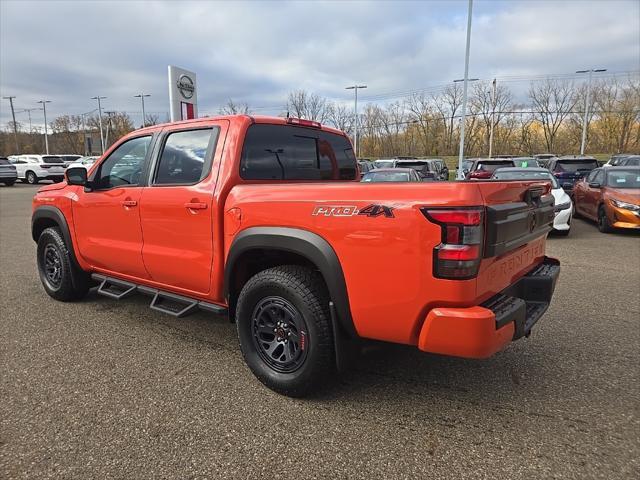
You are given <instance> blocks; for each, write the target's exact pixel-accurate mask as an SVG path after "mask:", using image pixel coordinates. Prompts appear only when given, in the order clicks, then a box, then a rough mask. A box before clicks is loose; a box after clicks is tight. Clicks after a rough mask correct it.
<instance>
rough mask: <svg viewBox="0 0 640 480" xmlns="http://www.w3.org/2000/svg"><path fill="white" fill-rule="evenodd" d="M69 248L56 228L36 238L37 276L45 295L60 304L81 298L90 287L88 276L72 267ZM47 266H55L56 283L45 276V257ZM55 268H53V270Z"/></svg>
mask: <svg viewBox="0 0 640 480" xmlns="http://www.w3.org/2000/svg"><path fill="white" fill-rule="evenodd" d="M69 248H71V247H67V245H66V244H65V242H64V238H63V236H62V233H61V232H60V230H59V229H58V228H55V227H50V228H46V229H45V230H44V231H43V232H42V233H41V234H40V238H38V254H37V255H38V260H37V263H38V274H39V275H40V281H41V282H42V286H43V287H44V290H45V291H46V292H47V294H48V295H49V296H50V297H52V298H55V299H56V300H60V301H62V302H70V301H74V300H80V299H81V298H83V297H84V296H85V295H86V294H87V292H88V291H89V288H90V286H91V279H90V277H89V275H88V274H87V273H86V272H84V271H82V270H80V269H79V268H78V267H76V266H74V264H73V260H72V259H71V254H70V253H69ZM47 255H48V258H49V265H50V264H51V263H52V260H51V259H53V260H54V261H53V263H54V264H55V265H57V269H56V272H57V275H56V276H55V278H56V279H58V278H59V279H58V280H57V281H53V280H52V279H51V276H48V274H47V257H46V256H47ZM55 268H56V267H54V269H55Z"/></svg>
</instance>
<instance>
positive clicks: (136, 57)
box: [0, 0, 640, 124]
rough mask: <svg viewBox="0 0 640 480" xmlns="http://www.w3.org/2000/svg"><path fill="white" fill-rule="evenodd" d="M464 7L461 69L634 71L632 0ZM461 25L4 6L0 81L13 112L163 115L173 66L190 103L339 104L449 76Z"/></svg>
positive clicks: (96, 6) (205, 9) (435, 18)
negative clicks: (142, 97) (194, 78)
mask: <svg viewBox="0 0 640 480" xmlns="http://www.w3.org/2000/svg"><path fill="white" fill-rule="evenodd" d="M475 3H476V5H475V11H474V25H473V37H472V42H473V44H472V52H471V54H472V56H471V73H472V75H473V76H477V77H481V78H490V77H492V76H495V75H499V76H505V75H539V74H546V73H570V72H573V71H574V70H576V69H582V68H588V67H590V66H596V67H600V66H604V67H607V68H609V70H611V71H621V70H639V69H640V46H639V45H640V26H639V22H638V18H639V17H640V7H639V5H640V4H639V3H638V2H637V1H635V0H630V1H622V0H621V1H614V0H611V1H595V0H591V1H578V0H576V1H566V2H560V1H515V0H514V1H510V2H504V1H499V2H491V1H483V2H479V1H476V2H475ZM465 27H466V1H454V2H432V1H429V2H426V1H425V2H418V1H416V2H399V1H398V2H378V1H370V2H364V1H363V2H355V1H354V2H326V3H320V2H192V3H187V2H169V1H167V2H133V1H131V2H119V1H112V2H98V1H91V2H54V1H47V2H44V1H43V2H30V1H22V2H13V1H3V2H0V45H1V47H0V48H1V52H0V53H1V55H0V90H1V92H2V95H3V96H6V95H15V96H16V97H17V99H16V107H17V108H18V109H22V108H32V107H35V106H37V105H36V104H35V102H36V101H37V100H39V99H41V98H47V99H50V100H52V101H53V103H51V104H50V106H49V110H50V111H51V116H52V117H53V116H55V115H58V114H63V113H81V112H87V111H89V110H92V109H93V108H95V105H94V102H93V101H92V100H90V97H92V96H94V95H96V94H100V95H105V96H107V97H108V98H107V100H105V107H106V108H107V109H112V110H125V111H130V112H132V113H134V114H135V113H136V112H137V111H138V107H139V103H138V100H137V99H135V98H133V95H134V94H136V93H138V92H140V91H144V92H145V93H151V94H152V97H151V98H150V99H149V101H148V107H147V109H148V110H149V111H154V112H167V111H168V107H167V103H168V94H167V85H166V83H167V80H166V68H167V65H168V64H175V65H179V66H182V67H184V68H187V69H192V70H194V71H196V72H197V74H198V82H199V101H200V111H201V112H208V113H215V112H217V110H218V108H219V106H220V105H221V104H223V103H224V102H225V101H226V99H228V98H233V99H234V100H236V101H246V102H248V103H249V104H250V105H252V106H254V107H255V106H260V107H270V108H265V109H262V110H260V113H278V112H279V111H281V110H282V107H281V106H282V105H283V103H284V102H285V98H286V94H287V92H288V91H290V90H292V89H296V88H305V89H308V90H311V91H314V92H317V93H320V94H322V95H326V96H328V97H331V98H333V99H338V100H339V99H345V100H346V99H349V98H350V96H349V92H345V90H344V87H345V86H346V85H348V84H350V83H352V82H354V81H358V82H366V83H367V84H368V85H369V89H368V90H367V91H366V93H367V94H368V95H377V94H380V93H386V92H395V91H404V90H410V89H417V88H423V87H426V86H429V85H433V84H440V83H443V82H447V81H450V80H452V79H453V78H458V77H460V76H461V74H462V71H463V59H464V58H463V57H464V41H465V38H464V36H465ZM522 88H526V85H524V84H523V86H522ZM0 105H1V109H0V123H1V124H4V123H6V122H7V121H8V120H9V118H10V112H9V109H8V104H7V102H6V101H3V102H2V103H1V104H0ZM23 116H24V115H23ZM20 118H22V117H20ZM25 118H26V117H25Z"/></svg>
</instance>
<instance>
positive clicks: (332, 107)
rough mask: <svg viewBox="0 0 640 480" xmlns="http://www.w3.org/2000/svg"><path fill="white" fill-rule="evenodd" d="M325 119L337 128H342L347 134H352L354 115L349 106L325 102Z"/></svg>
mask: <svg viewBox="0 0 640 480" xmlns="http://www.w3.org/2000/svg"><path fill="white" fill-rule="evenodd" d="M326 109H327V113H326V116H327V121H328V122H329V124H330V125H333V126H334V127H336V128H337V129H338V130H342V131H343V132H345V133H347V134H348V135H351V134H352V130H353V128H352V127H353V125H354V121H355V118H354V115H353V112H352V111H351V109H350V108H348V107H347V106H345V105H344V104H342V103H327V107H326Z"/></svg>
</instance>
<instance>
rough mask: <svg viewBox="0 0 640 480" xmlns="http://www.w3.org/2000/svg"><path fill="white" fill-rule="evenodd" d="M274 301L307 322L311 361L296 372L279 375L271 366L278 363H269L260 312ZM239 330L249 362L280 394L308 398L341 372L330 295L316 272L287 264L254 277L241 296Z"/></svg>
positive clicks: (307, 354) (307, 353) (305, 361)
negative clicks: (262, 336) (288, 307)
mask: <svg viewBox="0 0 640 480" xmlns="http://www.w3.org/2000/svg"><path fill="white" fill-rule="evenodd" d="M274 298H276V299H278V298H279V299H281V300H283V301H284V303H286V304H288V305H289V306H291V307H293V308H294V309H295V310H296V311H297V313H299V315H300V317H302V322H300V321H299V322H298V323H303V324H304V328H305V329H306V332H305V334H306V335H305V336H304V338H305V340H304V341H303V345H304V347H303V348H302V350H305V349H306V351H304V355H305V356H304V358H303V360H302V361H301V364H300V365H299V366H297V367H295V370H293V371H285V372H283V371H278V370H277V367H278V366H273V365H270V364H269V363H268V362H269V361H271V360H272V359H271V358H266V359H265V356H266V355H267V354H265V352H264V348H263V347H261V346H260V339H259V338H260V337H259V334H258V333H257V331H256V329H257V328H258V326H257V325H258V323H257V320H256V319H257V314H256V311H257V309H258V308H260V305H262V304H264V303H263V302H265V301H269V300H270V299H274ZM268 316H270V314H269V315H268ZM275 317H276V318H278V317H277V315H275ZM298 318H299V317H298ZM236 326H237V330H238V339H239V342H240V349H241V350H242V354H243V356H244V359H245V362H246V363H247V365H248V366H249V368H250V369H251V371H252V372H253V374H254V375H255V376H256V377H257V378H258V379H259V380H260V381H261V382H262V383H264V384H265V385H266V386H267V387H269V388H270V389H272V390H274V391H276V392H279V393H281V394H284V395H288V396H291V397H302V396H305V395H308V394H310V393H312V392H313V391H314V390H317V389H318V388H322V387H325V386H326V382H327V380H328V378H329V376H330V375H331V374H332V373H334V372H335V354H334V341H333V335H332V331H331V319H330V313H329V296H328V294H327V289H326V286H325V284H324V281H323V280H322V277H321V276H320V274H319V273H318V272H316V271H314V270H312V269H310V268H306V267H301V266H297V265H283V266H278V267H273V268H269V269H267V270H263V271H261V272H259V273H257V274H256V275H254V276H253V277H251V278H250V279H249V281H248V282H247V283H246V284H245V285H244V287H243V288H242V291H241V292H240V295H239V297H238V302H237V308H236ZM274 331H275V329H274ZM274 336H275V334H274ZM263 345H265V344H264V343H263ZM273 351H274V352H276V351H277V350H276V349H274V350H273Z"/></svg>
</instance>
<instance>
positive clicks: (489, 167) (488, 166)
mask: <svg viewBox="0 0 640 480" xmlns="http://www.w3.org/2000/svg"><path fill="white" fill-rule="evenodd" d="M502 167H515V164H514V163H513V161H512V160H505V161H504V162H478V167H477V168H476V170H482V171H484V172H494V171H495V170H496V169H498V168H502Z"/></svg>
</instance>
